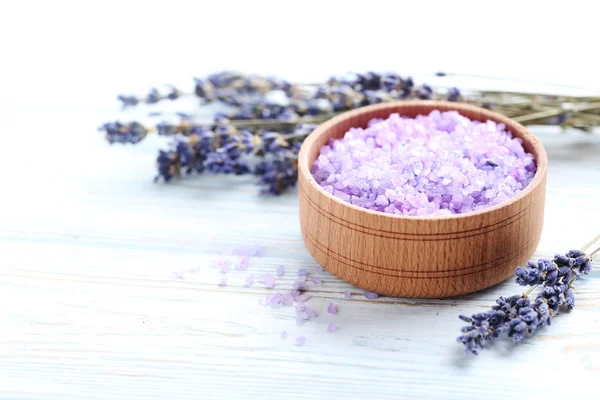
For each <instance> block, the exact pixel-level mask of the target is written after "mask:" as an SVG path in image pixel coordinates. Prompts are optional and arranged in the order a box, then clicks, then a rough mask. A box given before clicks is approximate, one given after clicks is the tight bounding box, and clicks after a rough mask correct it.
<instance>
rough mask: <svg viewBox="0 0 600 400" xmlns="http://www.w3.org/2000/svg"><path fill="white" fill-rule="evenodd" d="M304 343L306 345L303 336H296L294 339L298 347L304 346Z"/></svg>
mask: <svg viewBox="0 0 600 400" xmlns="http://www.w3.org/2000/svg"><path fill="white" fill-rule="evenodd" d="M305 343H306V337H304V336H298V337H297V338H296V344H297V345H298V346H304V344H305Z"/></svg>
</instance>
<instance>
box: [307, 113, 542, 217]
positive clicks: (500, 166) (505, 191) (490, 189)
mask: <svg viewBox="0 0 600 400" xmlns="http://www.w3.org/2000/svg"><path fill="white" fill-rule="evenodd" d="M321 155H326V156H325V157H320V156H319V157H318V158H317V160H316V161H315V163H314V164H313V166H312V174H313V177H314V178H315V180H316V181H317V182H318V183H319V184H320V185H321V186H322V187H323V188H324V189H326V190H327V191H329V192H330V193H333V195H334V196H337V197H339V198H340V199H342V200H345V201H347V202H350V203H351V204H354V205H356V206H359V207H365V208H369V209H372V210H376V211H381V212H386V213H391V214H399V215H409V216H410V215H414V216H417V215H418V216H436V215H452V214H458V213H465V212H470V211H474V210H479V209H482V208H485V207H489V206H491V205H494V204H498V203H499V202H503V201H505V200H507V199H509V198H511V197H513V196H515V195H516V194H517V193H519V192H520V191H521V190H523V188H525V187H526V186H527V185H528V184H529V183H530V182H531V180H532V179H533V177H534V175H535V172H536V166H535V161H534V157H533V155H531V154H529V153H526V152H525V150H524V149H523V145H522V140H521V139H518V138H513V137H512V133H511V132H510V131H507V130H506V126H505V125H504V124H497V123H494V122H493V121H487V122H478V121H471V120H470V119H468V118H466V117H464V116H462V115H460V114H459V113H458V112H456V111H447V112H440V111H437V110H436V111H433V112H431V113H430V114H429V115H426V116H418V117H416V118H408V117H400V116H399V115H398V114H393V115H391V116H390V117H389V118H388V119H387V120H382V121H379V122H378V123H373V121H371V123H369V124H368V127H367V128H365V129H363V128H352V129H350V130H349V131H348V132H347V133H346V135H345V136H344V137H343V138H342V139H339V140H332V141H330V143H329V144H328V145H327V146H324V147H323V148H322V149H321ZM456 194H460V195H461V196H464V200H462V201H461V200H455V199H454V198H453V196H454V195H456Z"/></svg>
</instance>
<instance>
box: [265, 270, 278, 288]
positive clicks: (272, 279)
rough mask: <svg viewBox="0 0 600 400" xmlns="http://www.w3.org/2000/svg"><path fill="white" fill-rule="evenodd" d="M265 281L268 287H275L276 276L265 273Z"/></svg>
mask: <svg viewBox="0 0 600 400" xmlns="http://www.w3.org/2000/svg"><path fill="white" fill-rule="evenodd" d="M263 281H264V283H265V287H266V288H267V289H273V288H274V287H275V277H273V276H271V275H269V274H267V275H265V277H264V279H263Z"/></svg>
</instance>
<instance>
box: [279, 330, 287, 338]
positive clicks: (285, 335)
mask: <svg viewBox="0 0 600 400" xmlns="http://www.w3.org/2000/svg"><path fill="white" fill-rule="evenodd" d="M279 337H280V338H282V339H285V338H287V332H286V331H283V332H281V335H279Z"/></svg>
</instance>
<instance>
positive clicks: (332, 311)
mask: <svg viewBox="0 0 600 400" xmlns="http://www.w3.org/2000/svg"><path fill="white" fill-rule="evenodd" d="M327 312H328V313H329V314H337V312H338V310H337V306H336V305H335V304H333V303H329V305H328V306H327Z"/></svg>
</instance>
